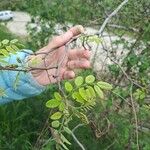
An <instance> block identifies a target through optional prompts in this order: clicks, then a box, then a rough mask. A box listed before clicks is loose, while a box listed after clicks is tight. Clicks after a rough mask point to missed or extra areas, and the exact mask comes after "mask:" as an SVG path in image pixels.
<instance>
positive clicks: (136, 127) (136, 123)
mask: <svg viewBox="0 0 150 150" xmlns="http://www.w3.org/2000/svg"><path fill="white" fill-rule="evenodd" d="M132 91H133V84H131V88H130V97H131V104H132V110H133V114H134V120H135V130H136V144H137V150H139V149H140V147H139V133H138V118H137V113H136V108H135V105H134V101H133V93H132Z"/></svg>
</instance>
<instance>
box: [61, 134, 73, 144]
mask: <svg viewBox="0 0 150 150" xmlns="http://www.w3.org/2000/svg"><path fill="white" fill-rule="evenodd" d="M60 137H61V140H62V141H63V143H67V144H68V145H71V143H70V142H69V141H68V140H67V139H66V138H65V137H64V135H62V134H61V135H60Z"/></svg>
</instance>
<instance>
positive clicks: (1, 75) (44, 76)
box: [0, 26, 90, 104]
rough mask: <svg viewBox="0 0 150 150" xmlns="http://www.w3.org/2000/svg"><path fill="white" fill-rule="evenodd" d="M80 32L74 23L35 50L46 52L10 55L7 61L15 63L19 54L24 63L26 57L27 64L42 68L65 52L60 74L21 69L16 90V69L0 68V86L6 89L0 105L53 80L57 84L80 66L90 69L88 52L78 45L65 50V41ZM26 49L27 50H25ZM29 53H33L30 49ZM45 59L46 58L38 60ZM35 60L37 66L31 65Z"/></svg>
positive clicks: (39, 90)
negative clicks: (1, 69)
mask: <svg viewBox="0 0 150 150" xmlns="http://www.w3.org/2000/svg"><path fill="white" fill-rule="evenodd" d="M82 32H83V27H82V26H76V27H73V28H71V29H70V30H68V31H67V32H66V33H65V34H63V35H61V36H57V37H55V38H54V39H53V40H52V41H51V42H49V44H48V45H47V46H45V47H44V48H42V49H40V50H39V51H37V53H38V52H39V53H41V52H44V53H46V58H45V54H44V55H43V54H38V55H29V54H27V53H25V52H18V53H17V55H11V57H10V58H7V61H8V62H9V64H16V63H17V57H19V58H20V59H21V60H22V61H24V62H23V64H25V65H26V63H25V62H26V61H25V60H28V61H27V62H28V67H30V68H33V67H36V68H45V66H48V67H51V66H54V65H55V64H57V63H58V62H60V61H61V60H62V57H63V56H64V54H65V55H66V57H65V59H64V60H63V63H62V64H61V66H60V68H59V75H58V78H57V79H56V78H55V77H54V76H55V75H56V71H57V68H54V69H48V70H44V69H41V70H39V69H36V70H32V71H31V72H29V73H24V72H21V73H20V75H19V82H18V85H17V88H16V89H15V88H14V86H13V84H14V81H15V80H16V76H17V72H15V71H1V72H0V87H2V88H3V89H4V91H5V93H6V94H5V95H4V96H3V97H2V96H1V97H0V104H3V103H7V102H10V101H13V100H14V99H15V100H21V99H24V98H27V97H31V96H34V95H38V94H40V93H41V92H42V91H43V90H44V89H45V87H44V86H46V85H49V84H52V83H56V82H57V81H58V80H59V81H60V80H63V79H72V78H74V77H75V72H74V69H77V68H80V69H84V68H89V67H90V62H89V57H90V52H89V51H88V50H85V49H83V48H77V49H72V50H69V51H67V53H66V51H65V46H64V45H65V44H66V43H68V42H69V41H70V40H71V39H72V38H73V37H74V36H77V35H79V34H80V33H82ZM52 49H55V51H53V52H52V53H49V51H50V50H52ZM28 52H29V51H28ZM31 53H32V52H31ZM41 58H45V60H43V59H41ZM34 59H38V60H42V61H39V62H40V63H39V64H37V65H36V66H32V63H31V62H32V60H34Z"/></svg>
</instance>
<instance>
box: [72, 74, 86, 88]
mask: <svg viewBox="0 0 150 150" xmlns="http://www.w3.org/2000/svg"><path fill="white" fill-rule="evenodd" d="M74 82H75V85H76V86H80V85H82V84H83V82H84V79H83V77H82V76H78V77H77V78H76V79H75V81H74Z"/></svg>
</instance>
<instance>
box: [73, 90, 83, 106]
mask: <svg viewBox="0 0 150 150" xmlns="http://www.w3.org/2000/svg"><path fill="white" fill-rule="evenodd" d="M72 98H73V99H76V101H77V102H79V103H82V104H83V103H84V99H83V98H82V97H81V95H80V94H79V92H73V93H72Z"/></svg>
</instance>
